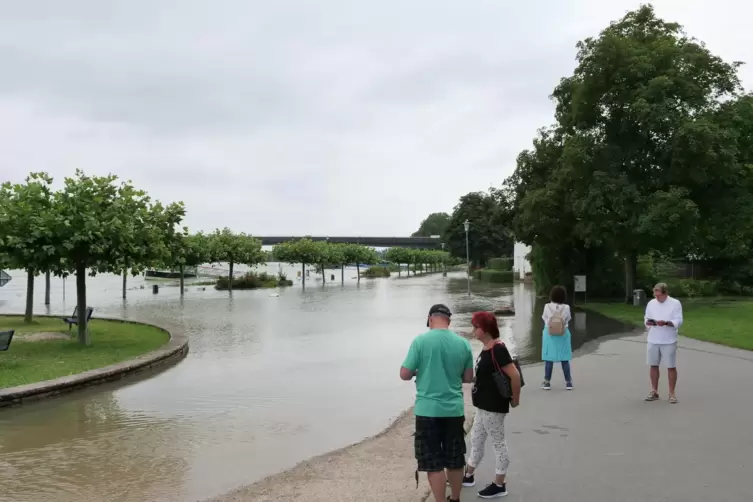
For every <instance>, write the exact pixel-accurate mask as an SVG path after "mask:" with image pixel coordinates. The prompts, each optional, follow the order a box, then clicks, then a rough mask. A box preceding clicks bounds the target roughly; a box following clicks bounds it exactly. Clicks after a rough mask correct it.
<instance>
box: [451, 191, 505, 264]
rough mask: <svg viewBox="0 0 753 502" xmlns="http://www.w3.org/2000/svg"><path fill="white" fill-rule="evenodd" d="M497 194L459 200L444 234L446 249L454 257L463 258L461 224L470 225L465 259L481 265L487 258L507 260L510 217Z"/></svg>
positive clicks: (478, 193) (478, 194) (463, 233)
mask: <svg viewBox="0 0 753 502" xmlns="http://www.w3.org/2000/svg"><path fill="white" fill-rule="evenodd" d="M501 197H503V194H501V193H498V192H496V191H495V192H471V193H469V194H466V195H464V196H462V197H461V198H460V202H459V203H458V205H457V206H455V209H454V210H453V212H452V216H451V217H450V223H449V225H448V227H447V232H446V234H445V241H446V243H447V249H448V251H449V252H450V254H452V255H453V256H457V257H458V258H462V259H463V260H465V257H466V234H465V227H464V222H465V221H466V220H468V221H469V224H470V225H469V231H468V256H469V258H470V261H471V263H475V264H477V265H483V264H484V263H486V261H487V260H488V259H489V258H494V257H496V256H508V255H510V254H511V253H512V248H513V244H514V240H513V236H512V232H511V228H510V227H511V224H512V221H511V220H512V215H511V213H510V212H509V211H508V210H507V207H506V205H502V204H501V203H500V200H499V199H500V198H501Z"/></svg>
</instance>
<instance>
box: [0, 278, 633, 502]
mask: <svg viewBox="0 0 753 502" xmlns="http://www.w3.org/2000/svg"><path fill="white" fill-rule="evenodd" d="M268 268H269V271H270V272H277V270H278V265H277V264H270V265H268ZM284 269H285V271H286V272H287V273H288V277H295V271H297V270H298V268H297V267H295V268H293V267H287V266H284ZM332 273H334V274H335V276H336V280H335V281H328V282H327V283H326V284H324V285H323V284H322V283H321V280H320V281H319V282H316V281H313V280H312V281H310V282H309V283H307V287H306V288H305V290H304V289H303V288H301V286H300V284H298V283H296V285H294V286H292V287H290V288H286V289H279V290H269V289H259V290H251V291H234V292H232V293H228V292H227V291H215V290H214V288H212V287H211V286H197V285H190V284H189V285H187V291H186V292H185V296H184V297H183V298H181V297H180V295H179V289H178V288H177V287H169V286H168V285H166V284H163V286H162V287H161V288H160V290H159V292H158V293H156V294H154V293H153V292H152V288H151V286H152V284H153V282H152V281H148V280H144V279H143V278H141V277H137V278H129V283H128V287H129V290H128V297H127V299H126V300H123V299H122V298H121V287H122V280H121V278H120V277H117V276H109V275H103V276H97V277H94V278H89V279H88V297H89V299H90V304H91V306H92V307H94V308H95V317H96V316H112V317H122V318H126V319H134V320H141V321H149V322H153V323H155V324H159V325H162V326H165V327H167V328H168V329H175V330H180V331H182V332H183V333H185V334H186V335H188V337H189V339H190V353H189V355H188V357H187V358H186V359H185V360H184V361H182V362H180V363H178V364H177V365H176V366H174V367H172V368H171V369H168V370H166V371H164V372H161V373H159V374H156V375H153V376H142V377H140V378H137V379H133V380H127V381H125V382H121V383H119V384H108V385H106V386H100V387H94V388H91V389H89V390H86V391H82V392H80V393H74V394H71V395H68V396H65V397H60V398H54V399H50V400H47V401H42V402H39V403H35V404H30V405H26V406H22V407H18V408H12V409H5V410H0V486H2V490H0V500H2V501H15V502H32V501H33V502H42V501H53V500H54V501H73V500H76V501H81V500H98V501H101V500H112V501H115V500H152V501H177V500H203V499H206V498H209V497H212V496H215V495H219V494H222V493H226V492H228V491H230V490H232V489H234V488H237V487H239V486H242V485H246V484H249V483H252V482H254V481H257V480H259V479H261V478H263V477H265V476H268V475H270V474H273V473H275V472H279V471H281V470H284V469H286V468H289V467H292V466H293V465H295V464H296V463H298V462H300V461H302V460H305V459H307V458H310V457H312V456H315V455H319V454H322V453H325V452H327V451H331V450H333V449H337V448H340V447H343V446H346V445H348V444H351V443H354V442H357V441H360V440H361V439H363V438H365V437H367V436H370V435H373V434H375V433H377V432H379V431H380V430H382V429H384V428H385V427H386V426H387V425H388V424H389V423H390V422H391V421H392V420H393V419H394V418H395V417H396V416H397V415H398V414H400V413H401V412H402V411H404V410H405V409H407V408H409V407H410V406H411V405H412V401H413V396H414V386H413V385H412V384H410V383H405V382H402V381H401V380H400V379H399V378H398V368H399V366H400V363H401V362H402V360H403V357H404V355H405V353H406V351H407V349H408V346H409V344H410V342H411V340H412V338H413V337H414V336H415V335H417V334H419V333H421V332H422V331H424V330H425V322H426V313H427V311H428V308H429V306H430V305H431V304H433V303H437V302H443V303H447V304H448V305H449V306H450V307H451V309H452V310H453V312H455V315H454V316H453V324H452V327H453V328H454V329H455V330H457V331H458V332H461V333H462V332H466V331H469V330H470V325H469V322H470V317H471V314H472V313H473V312H474V311H477V310H493V309H495V308H498V307H499V306H502V305H507V304H514V306H515V309H516V313H515V316H514V317H507V318H505V317H501V318H500V320H501V325H502V333H503V337H504V339H505V340H506V341H507V342H508V344H509V345H510V346H511V347H512V349H513V352H515V353H517V355H518V356H519V357H520V358H521V359H522V360H524V361H536V360H538V357H539V356H540V350H541V349H540V344H541V331H540V330H541V327H542V326H541V319H540V315H541V309H542V306H543V303H544V301H543V300H540V299H537V298H536V297H535V294H534V292H533V289H532V287H531V286H530V285H526V284H522V283H519V284H514V285H508V286H499V285H485V284H479V283H474V284H473V294H472V295H471V296H470V297H469V296H468V295H467V293H466V279H465V276H464V274H463V273H462V272H452V273H450V274H449V275H448V276H447V277H442V274H433V275H424V276H417V277H410V278H405V277H404V276H403V277H402V278H398V277H396V276H394V275H393V277H392V278H389V279H377V280H369V279H363V280H361V281H360V283H359V282H357V281H356V280H355V279H354V278H353V277H352V276H354V275H355V272H353V273H352V274H351V273H350V271H349V270H347V269H346V276H345V280H344V283H341V281H340V275H339V271H333V272H332ZM11 275H12V276H13V280H12V281H11V282H10V283H9V284H7V285H6V286H5V287H3V288H2V289H0V313H19V312H22V311H23V307H24V302H25V285H26V282H25V276H24V273H23V272H20V271H13V272H11ZM403 275H404V274H403ZM327 278H328V279H329V272H328V277H327ZM66 283H67V284H66ZM74 285H75V280H72V279H68V280H67V281H65V283H64V282H63V280H61V279H53V282H52V294H51V298H52V299H51V305H50V306H49V308H47V307H45V306H44V305H43V304H42V303H43V302H42V299H43V297H44V278H43V277H40V278H38V280H37V283H36V288H37V290H36V291H37V294H36V295H35V299H36V302H35V311H36V313H40V314H41V313H46V312H49V313H53V314H61V315H63V314H70V312H71V311H72V310H73V307H74V306H75V286H74ZM64 288H67V289H65V290H64ZM619 329H620V326H619V325H617V324H616V323H613V322H610V321H608V320H606V319H604V318H601V317H594V315H589V317H588V319H587V318H586V314H585V313H582V312H576V313H575V315H574V331H573V344H574V346H575V347H577V346H580V345H581V344H582V343H583V342H585V341H587V340H589V339H591V338H594V337H596V336H601V335H603V334H606V333H609V332H614V331H617V330H619ZM574 371H575V372H576V373H577V364H576V366H575V369H574ZM527 378H528V381H529V384H536V383H537V381H538V375H535V374H532V373H531V374H529V375H527ZM533 386H534V385H532V388H533Z"/></svg>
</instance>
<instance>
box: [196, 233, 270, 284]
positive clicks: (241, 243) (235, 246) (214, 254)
mask: <svg viewBox="0 0 753 502" xmlns="http://www.w3.org/2000/svg"><path fill="white" fill-rule="evenodd" d="M209 255H210V259H211V261H212V262H224V263H227V264H228V268H229V271H228V290H229V291H232V290H233V268H234V267H235V265H236V264H242V265H248V266H249V267H253V266H254V265H259V264H261V263H265V261H264V260H265V259H266V256H267V255H266V253H264V252H263V251H262V249H261V241H260V240H259V239H255V238H253V237H252V236H250V235H248V234H245V233H240V234H235V233H233V232H232V231H231V230H230V229H229V228H227V227H225V228H223V229H222V230H220V229H217V230H215V231H214V232H213V233H212V234H210V235H209Z"/></svg>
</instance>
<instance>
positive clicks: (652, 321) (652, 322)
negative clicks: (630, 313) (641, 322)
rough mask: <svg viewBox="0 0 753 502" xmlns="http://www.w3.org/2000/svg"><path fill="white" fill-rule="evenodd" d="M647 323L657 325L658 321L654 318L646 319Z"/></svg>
mask: <svg viewBox="0 0 753 502" xmlns="http://www.w3.org/2000/svg"><path fill="white" fill-rule="evenodd" d="M646 324H647V325H648V326H656V321H655V320H654V319H646Z"/></svg>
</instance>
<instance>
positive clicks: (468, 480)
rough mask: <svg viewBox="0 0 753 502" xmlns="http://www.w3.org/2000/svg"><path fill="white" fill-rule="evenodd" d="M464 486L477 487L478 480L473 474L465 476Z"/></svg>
mask: <svg viewBox="0 0 753 502" xmlns="http://www.w3.org/2000/svg"><path fill="white" fill-rule="evenodd" d="M463 486H476V478H475V477H474V476H473V474H470V475H469V474H463Z"/></svg>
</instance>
